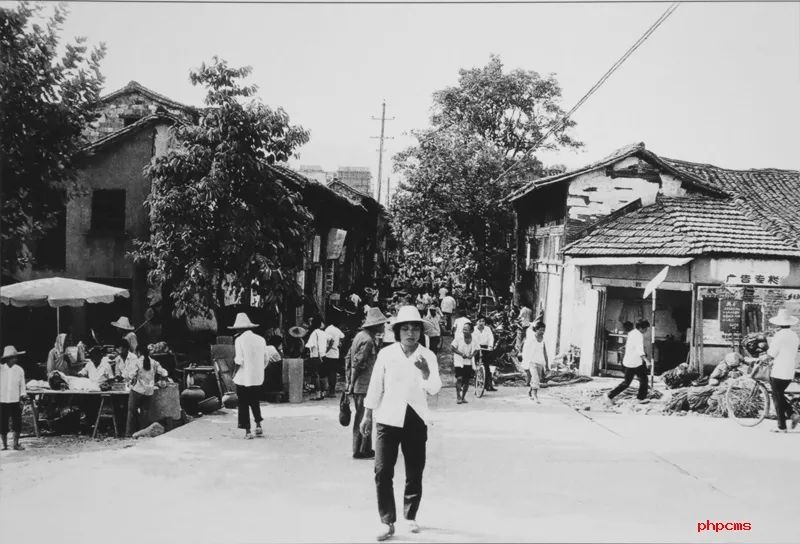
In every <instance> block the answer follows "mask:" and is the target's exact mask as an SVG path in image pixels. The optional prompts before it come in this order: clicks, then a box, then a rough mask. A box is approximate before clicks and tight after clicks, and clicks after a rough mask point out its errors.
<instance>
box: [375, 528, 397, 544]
mask: <svg viewBox="0 0 800 544" xmlns="http://www.w3.org/2000/svg"><path fill="white" fill-rule="evenodd" d="M393 534H394V523H389V524H386V523H383V524H381V528H380V530H379V531H378V536H376V537H375V538H376V540H377V541H378V542H383V541H384V540H387V539H388V538H390V537H391V536H392V535H393Z"/></svg>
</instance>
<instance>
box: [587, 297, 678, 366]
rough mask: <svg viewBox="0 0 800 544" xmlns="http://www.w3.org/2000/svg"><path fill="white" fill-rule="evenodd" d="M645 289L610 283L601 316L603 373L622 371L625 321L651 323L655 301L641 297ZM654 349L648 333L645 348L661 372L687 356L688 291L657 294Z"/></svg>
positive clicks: (628, 324)
mask: <svg viewBox="0 0 800 544" xmlns="http://www.w3.org/2000/svg"><path fill="white" fill-rule="evenodd" d="M643 294H644V290H643V289H639V288H633V287H611V286H609V287H607V290H606V301H605V307H604V308H603V309H602V310H603V311H602V314H603V315H601V316H600V320H601V323H602V327H603V334H601V335H600V338H599V339H598V340H599V341H600V343H601V347H600V349H599V352H600V357H599V361H598V363H599V364H598V368H597V369H596V371H597V372H598V373H599V374H600V375H610V376H617V375H622V373H623V371H624V370H623V366H622V359H623V356H624V348H625V341H626V337H627V333H626V325H627V326H629V327H630V326H634V325H635V324H636V322H637V321H639V320H640V319H646V320H647V321H649V322H650V323H651V324H652V323H653V322H654V320H653V312H652V301H651V299H650V298H649V297H648V298H647V299H646V300H644V299H642V295H643ZM655 317H656V319H655V333H656V341H655V349H653V347H652V346H651V334H650V331H649V330H648V333H647V334H645V350H646V351H647V353H648V354H653V356H654V358H655V373H656V374H661V373H663V372H665V371H667V370H670V369H672V368H675V367H676V366H678V365H679V364H680V363H683V362H685V361H686V360H687V358H688V356H689V346H690V341H691V338H690V336H691V329H690V327H691V322H692V299H691V292H689V291H673V290H668V289H660V290H659V291H658V293H657V296H656V316H655Z"/></svg>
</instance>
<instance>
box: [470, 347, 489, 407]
mask: <svg viewBox="0 0 800 544" xmlns="http://www.w3.org/2000/svg"><path fill="white" fill-rule="evenodd" d="M482 351H483V350H477V351H476V353H477V354H478V356H477V357H475V388H474V389H473V391H474V393H475V396H476V397H478V398H481V397H482V396H483V394H484V393H485V392H486V369H485V368H484V367H483V361H482V360H481V355H483V353H482Z"/></svg>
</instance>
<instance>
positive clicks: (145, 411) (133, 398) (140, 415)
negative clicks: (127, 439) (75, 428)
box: [92, 390, 153, 436]
mask: <svg viewBox="0 0 800 544" xmlns="http://www.w3.org/2000/svg"><path fill="white" fill-rule="evenodd" d="M152 400H153V396H152V395H142V394H141V393H137V392H136V391H133V390H131V392H130V393H128V421H127V424H126V425H125V436H131V435H132V434H133V433H135V432H136V431H138V430H139V429H142V428H144V426H145V425H146V424H147V420H148V417H149V416H150V401H152ZM92 423H94V420H92Z"/></svg>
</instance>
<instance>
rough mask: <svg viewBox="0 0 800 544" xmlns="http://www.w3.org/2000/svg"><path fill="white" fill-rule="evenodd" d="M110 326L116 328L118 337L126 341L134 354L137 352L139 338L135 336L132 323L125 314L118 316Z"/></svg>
mask: <svg viewBox="0 0 800 544" xmlns="http://www.w3.org/2000/svg"><path fill="white" fill-rule="evenodd" d="M111 326H112V327H114V328H115V329H117V331H118V333H119V335H120V338H124V339H125V340H127V341H128V345H129V346H130V350H131V352H133V353H134V354H136V353H139V339H138V338H137V337H136V333H135V332H133V331H134V327H133V325H131V322H130V321H129V320H128V318H127V317H126V316H124V315H123V316H120V318H119V319H117V320H116V321H112V322H111Z"/></svg>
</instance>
